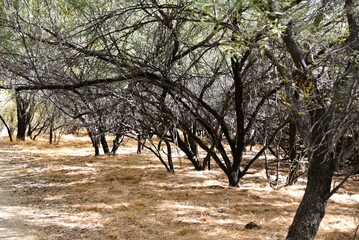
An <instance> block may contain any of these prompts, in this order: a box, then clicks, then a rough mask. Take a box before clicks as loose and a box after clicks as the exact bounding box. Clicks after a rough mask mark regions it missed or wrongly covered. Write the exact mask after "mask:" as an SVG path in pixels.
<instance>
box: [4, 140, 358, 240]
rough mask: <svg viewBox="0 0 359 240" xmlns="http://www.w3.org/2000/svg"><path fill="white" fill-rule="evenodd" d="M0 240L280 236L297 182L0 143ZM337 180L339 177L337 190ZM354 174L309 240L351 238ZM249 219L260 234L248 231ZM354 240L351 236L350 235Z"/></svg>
mask: <svg viewBox="0 0 359 240" xmlns="http://www.w3.org/2000/svg"><path fill="white" fill-rule="evenodd" d="M0 152H1V155H0V156H1V157H0V194H1V197H0V210H1V213H0V238H1V239H7V240H10V239H11V240H12V239H26V240H33V239H34V240H40V239H49V240H51V239H96V240H105V239H106V240H107V239H146V240H147V239H156V240H165V239H171V240H176V239H196V240H197V239H226V240H231V239H233V240H234V239H236V240H238V239H241V240H242V239H271V240H272V239H283V238H284V237H285V234H286V231H287V228H288V227H289V225H290V223H291V221H292V218H293V216H294V213H295V211H296V208H297V206H298V204H299V201H300V200H301V196H302V194H303V190H304V188H305V181H304V180H300V181H299V182H298V183H296V184H295V185H293V186H288V187H283V188H280V189H277V190H274V189H272V188H271V187H269V184H268V183H267V181H266V178H265V172H264V171H263V170H262V169H263V166H262V164H263V163H262V162H258V163H257V165H256V166H257V167H255V168H254V169H253V172H254V174H251V175H248V176H246V177H245V178H244V179H243V180H242V184H241V187H240V188H239V189H233V188H229V187H228V186H227V181H226V178H225V176H224V174H223V173H222V172H221V171H220V170H219V169H216V168H215V169H213V170H212V171H202V172H197V171H194V170H193V169H192V167H191V166H190V165H189V164H188V161H186V159H184V158H176V159H174V160H175V169H176V173H175V174H172V173H167V172H166V171H165V169H164V167H163V166H162V165H161V164H160V163H159V161H158V160H157V159H156V158H155V157H154V156H153V155H152V154H151V153H150V152H147V151H144V152H143V153H142V154H140V155H139V154H136V144H135V143H134V142H131V141H128V142H125V143H124V144H123V145H122V146H121V147H120V149H119V154H118V155H117V156H99V157H95V156H93V149H92V147H91V143H90V141H89V139H88V138H87V137H83V138H74V137H72V136H64V137H63V140H62V141H61V142H60V144H59V145H49V144H47V140H46V139H39V140H37V141H31V140H29V141H27V142H23V143H19V142H15V143H10V142H8V141H7V140H6V139H5V138H2V139H0ZM339 181H340V177H337V179H336V182H335V183H334V184H336V183H338V182H339ZM358 183H359V176H358V175H357V176H354V177H352V178H351V179H350V180H349V182H348V183H347V184H345V185H344V187H343V188H342V189H340V190H339V192H338V193H337V194H335V195H334V196H333V197H332V199H331V200H330V201H329V204H328V208H327V214H326V216H325V218H324V220H323V222H322V224H321V227H320V230H319V233H318V235H317V239H326V240H330V239H341V240H342V239H354V238H355V237H354V236H355V231H356V228H357V226H358V224H359V191H358V190H359V184H358ZM250 222H255V223H256V225H258V226H259V227H258V228H253V229H246V228H245V225H246V224H248V223H250ZM356 239H358V237H356Z"/></svg>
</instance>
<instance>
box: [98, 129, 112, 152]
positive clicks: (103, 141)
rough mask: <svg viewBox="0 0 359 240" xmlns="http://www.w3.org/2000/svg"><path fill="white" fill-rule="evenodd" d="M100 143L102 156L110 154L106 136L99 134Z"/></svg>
mask: <svg viewBox="0 0 359 240" xmlns="http://www.w3.org/2000/svg"><path fill="white" fill-rule="evenodd" d="M100 141H101V145H102V149H103V152H104V154H110V148H109V147H108V144H107V140H106V135H105V134H104V133H102V134H101V136H100Z"/></svg>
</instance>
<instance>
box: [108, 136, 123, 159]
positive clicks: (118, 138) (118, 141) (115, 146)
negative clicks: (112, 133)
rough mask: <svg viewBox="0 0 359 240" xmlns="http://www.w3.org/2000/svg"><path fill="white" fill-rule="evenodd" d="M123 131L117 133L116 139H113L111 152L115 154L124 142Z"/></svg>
mask: <svg viewBox="0 0 359 240" xmlns="http://www.w3.org/2000/svg"><path fill="white" fill-rule="evenodd" d="M122 139H123V138H122V133H117V134H116V137H115V139H114V140H113V145H112V150H111V153H112V154H113V155H115V154H116V152H117V150H118V148H119V147H120V144H121V142H122Z"/></svg>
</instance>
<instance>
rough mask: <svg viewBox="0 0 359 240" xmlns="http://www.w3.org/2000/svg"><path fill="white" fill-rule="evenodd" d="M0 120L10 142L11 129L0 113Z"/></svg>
mask: <svg viewBox="0 0 359 240" xmlns="http://www.w3.org/2000/svg"><path fill="white" fill-rule="evenodd" d="M0 120H1V121H2V123H3V124H4V126H5V128H6V130H7V134H8V135H9V139H10V142H12V132H11V129H10V128H9V126H8V125H7V124H6V121H5V119H4V118H3V117H2V116H1V115H0Z"/></svg>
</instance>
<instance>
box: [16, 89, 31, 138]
mask: <svg viewBox="0 0 359 240" xmlns="http://www.w3.org/2000/svg"><path fill="white" fill-rule="evenodd" d="M15 96H16V109H17V135H16V139H17V140H19V141H25V138H26V129H27V128H28V126H29V123H30V119H31V115H32V107H31V102H30V100H27V99H24V98H22V97H21V95H20V93H19V92H16V93H15Z"/></svg>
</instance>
